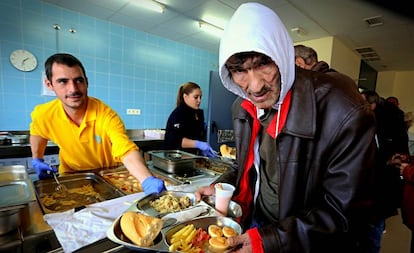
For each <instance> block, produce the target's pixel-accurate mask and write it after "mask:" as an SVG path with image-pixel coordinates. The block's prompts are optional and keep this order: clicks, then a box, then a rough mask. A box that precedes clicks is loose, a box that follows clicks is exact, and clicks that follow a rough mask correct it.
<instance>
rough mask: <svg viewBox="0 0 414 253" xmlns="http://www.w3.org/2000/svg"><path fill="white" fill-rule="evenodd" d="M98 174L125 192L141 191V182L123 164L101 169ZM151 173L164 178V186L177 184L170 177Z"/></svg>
mask: <svg viewBox="0 0 414 253" xmlns="http://www.w3.org/2000/svg"><path fill="white" fill-rule="evenodd" d="M98 174H99V175H100V176H101V177H103V178H104V179H105V181H107V182H108V183H110V184H111V185H113V186H115V187H116V188H118V189H119V190H121V191H122V192H124V193H125V194H131V193H137V192H143V189H142V186H141V183H140V182H139V181H138V180H137V179H136V178H135V177H134V176H132V175H131V173H130V172H129V171H128V170H127V168H126V167H125V166H124V165H122V166H120V167H118V168H115V169H105V170H101V171H99V173H98ZM153 175H154V176H155V177H158V178H160V179H162V180H164V184H165V186H169V185H176V184H177V182H175V181H173V180H172V179H170V178H167V177H164V176H162V175H159V174H157V173H153Z"/></svg>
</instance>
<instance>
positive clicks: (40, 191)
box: [34, 173, 125, 213]
mask: <svg viewBox="0 0 414 253" xmlns="http://www.w3.org/2000/svg"><path fill="white" fill-rule="evenodd" d="M59 181H60V183H61V184H63V185H65V186H66V188H67V189H68V192H67V193H66V195H62V193H61V192H56V182H55V180H53V179H45V180H38V181H35V182H34V185H35V189H36V194H37V196H38V199H39V202H40V206H41V208H42V210H43V213H55V212H62V211H66V210H69V209H72V208H77V207H81V206H84V205H88V204H92V203H97V202H101V201H105V200H109V199H114V198H117V197H121V196H124V195H125V194H124V193H123V192H122V191H120V190H118V189H117V188H116V187H114V186H113V185H111V184H109V183H107V182H106V181H105V180H104V179H103V178H101V177H99V176H98V175H96V174H94V173H77V174H73V175H64V176H59ZM83 187H87V188H88V189H89V188H92V189H91V191H88V192H87V193H82V191H81V189H82V188H83ZM78 192H79V194H78ZM89 193H90V194H89ZM46 201H50V202H49V203H48V204H46V203H44V202H46ZM53 201H55V202H53Z"/></svg>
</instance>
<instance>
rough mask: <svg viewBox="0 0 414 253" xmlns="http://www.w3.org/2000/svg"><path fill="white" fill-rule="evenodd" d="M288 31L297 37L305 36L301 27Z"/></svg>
mask: <svg viewBox="0 0 414 253" xmlns="http://www.w3.org/2000/svg"><path fill="white" fill-rule="evenodd" d="M290 31H291V32H293V33H295V34H296V35H298V36H299V37H302V36H305V35H306V34H307V32H306V30H305V29H303V28H302V27H294V28H292V29H290Z"/></svg>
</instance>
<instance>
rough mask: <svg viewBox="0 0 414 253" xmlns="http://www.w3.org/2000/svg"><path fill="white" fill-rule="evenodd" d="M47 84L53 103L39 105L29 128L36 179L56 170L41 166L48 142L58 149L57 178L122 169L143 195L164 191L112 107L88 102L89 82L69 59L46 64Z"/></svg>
mask: <svg viewBox="0 0 414 253" xmlns="http://www.w3.org/2000/svg"><path fill="white" fill-rule="evenodd" d="M45 73H46V79H45V84H46V86H47V87H48V88H49V89H50V90H53V91H54V93H55V94H56V97H57V98H56V99H54V100H52V101H50V102H47V103H45V104H41V105H37V106H36V107H35V108H34V110H33V112H32V114H31V117H32V122H31V124H30V145H31V151H32V156H33V160H32V165H33V168H34V169H35V170H36V173H37V175H38V177H39V179H44V178H49V177H53V175H52V173H56V172H57V170H56V169H53V168H51V167H50V166H49V165H48V164H46V163H45V162H44V160H43V156H44V153H45V149H46V145H47V142H48V140H51V141H53V142H54V143H56V144H57V145H58V147H59V160H60V165H59V172H60V173H63V174H64V173H74V172H80V171H84V170H91V169H99V168H107V167H114V166H119V165H120V164H121V163H123V164H124V165H125V167H126V168H127V169H128V171H129V172H130V173H131V175H133V176H134V177H135V178H137V179H138V180H139V182H140V183H141V185H142V188H143V190H144V192H145V193H146V194H149V193H154V192H156V193H159V192H161V191H163V190H164V189H165V186H164V182H163V181H162V180H160V179H158V178H156V177H154V176H153V175H152V174H151V172H150V171H149V170H148V168H147V166H146V164H145V161H144V159H143V157H142V156H141V154H140V152H139V149H138V147H137V146H136V144H135V143H134V142H132V141H131V140H130V139H129V138H128V136H127V134H126V130H125V126H124V124H123V122H122V120H121V118H120V117H119V116H118V114H117V113H116V112H115V111H113V110H112V109H111V108H110V107H108V106H107V105H105V104H104V103H103V102H102V101H100V100H98V99H96V98H94V97H90V96H88V78H87V76H86V72H85V69H84V67H83V65H82V63H81V62H80V61H79V60H78V59H77V58H76V57H74V56H73V55H70V54H63V53H58V54H54V55H52V56H50V57H49V58H48V59H47V60H46V62H45Z"/></svg>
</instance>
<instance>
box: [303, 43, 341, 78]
mask: <svg viewBox="0 0 414 253" xmlns="http://www.w3.org/2000/svg"><path fill="white" fill-rule="evenodd" d="M295 64H296V66H298V67H301V68H303V69H307V70H312V71H316V72H321V73H328V72H336V70H334V69H332V68H330V67H329V64H328V63H327V62H325V61H318V53H316V51H315V49H313V48H311V47H307V46H305V45H295Z"/></svg>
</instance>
